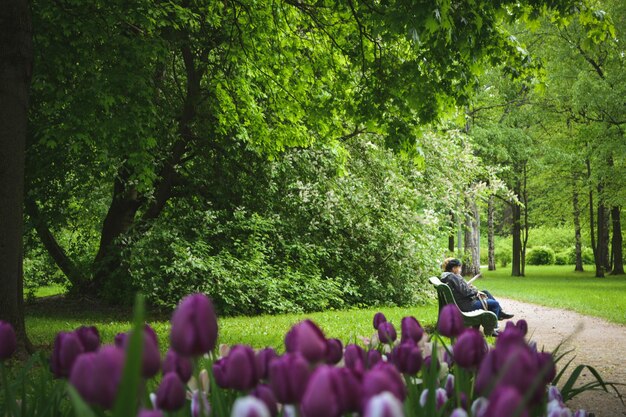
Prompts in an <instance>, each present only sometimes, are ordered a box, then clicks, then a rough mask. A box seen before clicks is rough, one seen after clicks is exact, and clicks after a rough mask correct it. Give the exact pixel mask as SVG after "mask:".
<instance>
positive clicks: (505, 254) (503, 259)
mask: <svg viewBox="0 0 626 417" xmlns="http://www.w3.org/2000/svg"><path fill="white" fill-rule="evenodd" d="M495 256H496V262H497V263H498V265H500V266H501V267H505V266H507V265H508V264H509V262H511V259H513V254H512V251H511V249H505V248H497V249H496V250H495Z"/></svg>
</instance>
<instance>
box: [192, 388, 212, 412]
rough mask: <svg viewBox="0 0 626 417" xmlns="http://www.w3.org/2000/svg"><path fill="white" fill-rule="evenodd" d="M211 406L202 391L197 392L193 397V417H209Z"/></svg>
mask: <svg viewBox="0 0 626 417" xmlns="http://www.w3.org/2000/svg"><path fill="white" fill-rule="evenodd" d="M210 415H211V405H210V404H209V400H208V399H207V397H206V394H205V393H204V391H202V390H195V391H194V392H193V394H192V395H191V417H209V416H210Z"/></svg>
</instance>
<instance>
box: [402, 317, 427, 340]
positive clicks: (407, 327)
mask: <svg viewBox="0 0 626 417" xmlns="http://www.w3.org/2000/svg"><path fill="white" fill-rule="evenodd" d="M400 329H401V330H402V338H401V339H400V341H401V342H402V343H404V342H406V341H408V340H412V341H414V342H415V343H418V342H419V341H420V340H421V339H422V336H424V329H423V328H422V326H421V325H420V323H419V321H417V319H416V318H415V317H412V316H409V317H404V318H403V319H402V322H401V323H400Z"/></svg>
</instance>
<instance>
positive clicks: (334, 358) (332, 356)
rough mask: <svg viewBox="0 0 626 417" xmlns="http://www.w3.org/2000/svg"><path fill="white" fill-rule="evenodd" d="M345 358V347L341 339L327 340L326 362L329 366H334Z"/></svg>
mask: <svg viewBox="0 0 626 417" xmlns="http://www.w3.org/2000/svg"><path fill="white" fill-rule="evenodd" d="M342 357H343V345H342V344H341V340H339V339H328V340H326V358H325V359H324V361H325V362H326V363H328V364H331V365H334V364H336V363H338V362H339V361H340V360H341V358H342Z"/></svg>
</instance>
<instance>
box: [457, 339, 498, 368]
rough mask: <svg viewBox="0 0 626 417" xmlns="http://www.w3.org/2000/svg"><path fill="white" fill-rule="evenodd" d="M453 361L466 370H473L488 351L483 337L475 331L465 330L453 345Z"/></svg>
mask: <svg viewBox="0 0 626 417" xmlns="http://www.w3.org/2000/svg"><path fill="white" fill-rule="evenodd" d="M453 349H454V353H453V355H454V361H455V362H456V363H457V364H458V365H459V366H460V367H461V368H466V369H475V368H477V367H478V366H479V365H480V363H481V362H482V360H483V358H484V357H485V355H487V352H488V351H489V347H488V346H487V342H486V341H485V338H484V337H483V335H482V334H481V333H480V332H479V331H478V330H476V329H465V330H464V331H463V333H461V335H460V336H459V338H458V339H457V341H456V343H455V344H454V348H453Z"/></svg>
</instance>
